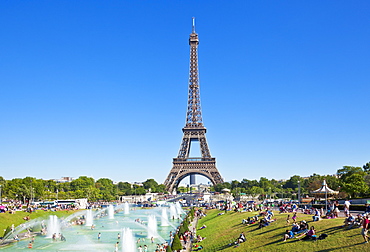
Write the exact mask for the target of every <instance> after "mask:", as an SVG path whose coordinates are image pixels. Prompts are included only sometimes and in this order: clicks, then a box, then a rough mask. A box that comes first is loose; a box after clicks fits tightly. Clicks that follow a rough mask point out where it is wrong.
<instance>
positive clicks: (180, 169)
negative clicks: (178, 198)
mask: <svg viewBox="0 0 370 252" xmlns="http://www.w3.org/2000/svg"><path fill="white" fill-rule="evenodd" d="M189 45H190V76H189V95H188V110H187V113H186V124H185V127H184V128H183V129H182V132H183V133H184V136H183V137H182V142H181V146H180V151H179V154H178V156H177V158H174V159H173V162H172V163H173V166H172V169H171V171H170V173H169V174H168V176H167V179H166V181H165V182H164V185H165V186H166V189H167V191H169V192H170V193H172V192H173V191H174V190H175V189H176V188H177V187H178V185H179V183H180V182H181V180H183V179H184V178H185V177H187V176H190V183H191V184H192V183H195V175H196V174H198V175H202V176H204V177H206V178H208V179H209V180H210V181H211V182H212V183H213V184H214V185H215V184H219V183H223V179H222V177H221V174H220V173H219V172H218V170H217V168H216V158H214V157H212V156H211V152H210V151H209V148H208V144H207V139H206V131H207V129H206V128H205V127H204V125H203V120H202V110H201V106H200V90H199V77H198V45H199V39H198V34H197V33H196V32H195V19H194V18H193V26H192V33H191V34H190V38H189ZM192 142H199V145H200V151H201V155H202V156H201V157H189V154H190V147H191V143H192Z"/></svg>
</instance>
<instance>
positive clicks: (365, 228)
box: [361, 215, 370, 243]
mask: <svg viewBox="0 0 370 252" xmlns="http://www.w3.org/2000/svg"><path fill="white" fill-rule="evenodd" d="M369 223H370V220H369V215H366V217H365V219H363V221H362V231H361V234H362V236H363V237H364V240H365V243H368V242H369V236H368V235H367V232H368V229H369Z"/></svg>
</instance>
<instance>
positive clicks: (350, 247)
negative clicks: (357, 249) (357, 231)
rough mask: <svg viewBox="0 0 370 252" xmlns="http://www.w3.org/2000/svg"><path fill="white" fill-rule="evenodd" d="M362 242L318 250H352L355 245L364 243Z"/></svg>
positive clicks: (322, 251) (323, 251)
mask: <svg viewBox="0 0 370 252" xmlns="http://www.w3.org/2000/svg"><path fill="white" fill-rule="evenodd" d="M362 244H364V243H363V242H360V243H356V244H352V245H348V246H343V247H338V248H330V249H322V250H318V251H317V252H330V251H335V250H342V251H343V250H345V249H348V250H349V251H350V250H353V249H354V248H353V247H354V246H357V245H362ZM367 251H368V250H367Z"/></svg>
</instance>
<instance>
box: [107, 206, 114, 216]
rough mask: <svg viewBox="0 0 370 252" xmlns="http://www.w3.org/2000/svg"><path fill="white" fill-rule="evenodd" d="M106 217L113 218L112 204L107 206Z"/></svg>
mask: <svg viewBox="0 0 370 252" xmlns="http://www.w3.org/2000/svg"><path fill="white" fill-rule="evenodd" d="M108 217H109V219H111V220H112V219H114V207H113V205H109V206H108Z"/></svg>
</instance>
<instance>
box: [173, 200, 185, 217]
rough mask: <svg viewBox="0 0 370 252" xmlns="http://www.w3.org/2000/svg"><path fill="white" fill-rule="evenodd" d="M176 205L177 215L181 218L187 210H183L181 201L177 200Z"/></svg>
mask: <svg viewBox="0 0 370 252" xmlns="http://www.w3.org/2000/svg"><path fill="white" fill-rule="evenodd" d="M175 206H176V212H177V215H178V217H179V218H181V214H184V213H185V212H184V210H182V207H181V205H180V202H178V201H177V202H176V203H175Z"/></svg>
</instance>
